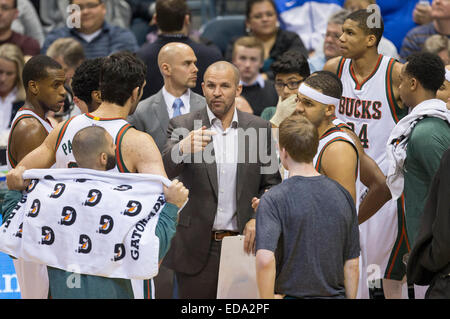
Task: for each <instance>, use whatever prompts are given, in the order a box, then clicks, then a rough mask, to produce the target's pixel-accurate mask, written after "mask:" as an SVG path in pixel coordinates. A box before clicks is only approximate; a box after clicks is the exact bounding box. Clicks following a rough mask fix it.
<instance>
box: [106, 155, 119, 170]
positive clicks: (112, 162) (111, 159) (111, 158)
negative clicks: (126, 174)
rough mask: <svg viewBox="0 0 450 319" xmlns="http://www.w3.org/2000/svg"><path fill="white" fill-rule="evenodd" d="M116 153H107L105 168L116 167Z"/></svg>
mask: <svg viewBox="0 0 450 319" xmlns="http://www.w3.org/2000/svg"><path fill="white" fill-rule="evenodd" d="M116 163H117V162H116V155H115V154H113V155H111V154H107V159H106V166H105V170H107V171H109V170H112V169H113V168H114V167H116Z"/></svg>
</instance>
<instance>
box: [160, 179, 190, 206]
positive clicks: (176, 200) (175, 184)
mask: <svg viewBox="0 0 450 319" xmlns="http://www.w3.org/2000/svg"><path fill="white" fill-rule="evenodd" d="M164 196H165V198H166V202H167V203H171V204H174V205H175V206H177V207H178V208H181V207H183V205H184V203H186V201H187V199H188V197H189V190H188V189H187V188H186V187H184V185H183V183H182V182H179V181H178V180H177V179H174V180H173V181H172V184H171V185H170V186H169V187H166V186H164Z"/></svg>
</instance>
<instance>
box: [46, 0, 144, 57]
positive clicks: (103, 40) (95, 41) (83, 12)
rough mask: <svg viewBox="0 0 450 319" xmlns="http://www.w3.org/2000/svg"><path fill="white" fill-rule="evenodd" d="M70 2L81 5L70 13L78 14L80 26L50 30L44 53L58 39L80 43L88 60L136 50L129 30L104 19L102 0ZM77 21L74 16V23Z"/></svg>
mask: <svg viewBox="0 0 450 319" xmlns="http://www.w3.org/2000/svg"><path fill="white" fill-rule="evenodd" d="M71 4H74V5H78V6H79V8H80V11H78V12H77V11H75V13H73V14H74V15H75V17H76V16H77V15H78V14H80V16H79V18H80V20H79V21H80V25H79V28H75V27H72V26H63V27H61V28H59V29H55V30H53V31H51V32H50V33H49V34H48V35H47V38H46V39H45V42H44V46H43V48H42V52H43V53H45V52H47V49H48V47H49V46H50V45H51V44H52V43H53V42H54V41H55V40H57V39H59V38H74V39H76V40H78V41H79V42H80V43H81V44H82V45H83V48H84V52H85V55H86V58H88V59H92V58H96V57H103V56H107V55H110V54H112V53H114V52H118V51H122V50H128V51H132V52H136V51H137V50H138V45H137V42H136V38H135V37H134V34H133V33H132V32H131V31H129V30H127V29H124V28H122V27H118V26H115V25H111V24H109V23H108V22H106V20H105V16H106V13H107V10H106V6H105V3H104V2H103V1H102V0H71ZM41 9H42V7H41ZM76 20H77V19H74V22H76ZM74 24H76V23H74Z"/></svg>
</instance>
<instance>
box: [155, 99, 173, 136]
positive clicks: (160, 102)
mask: <svg viewBox="0 0 450 319" xmlns="http://www.w3.org/2000/svg"><path fill="white" fill-rule="evenodd" d="M157 94H158V95H157V98H156V99H155V101H154V102H153V103H155V104H156V107H155V108H154V110H155V116H156V118H157V120H158V122H159V123H160V124H159V127H160V128H161V130H162V131H163V134H167V132H166V131H165V130H164V129H163V127H168V126H169V120H170V119H169V113H168V112H167V105H166V101H164V97H163V95H162V91H159V92H158V93H157Z"/></svg>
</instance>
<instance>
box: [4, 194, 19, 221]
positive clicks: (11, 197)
mask: <svg viewBox="0 0 450 319" xmlns="http://www.w3.org/2000/svg"><path fill="white" fill-rule="evenodd" d="M21 198H22V192H18V191H11V190H10V191H8V192H7V193H6V194H5V197H4V198H3V204H2V207H1V208H2V209H1V213H2V224H3V223H4V222H5V221H6V220H7V219H8V216H9V215H10V214H11V212H12V211H13V209H14V207H16V205H17V203H18V202H19V201H20V199H21Z"/></svg>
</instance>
